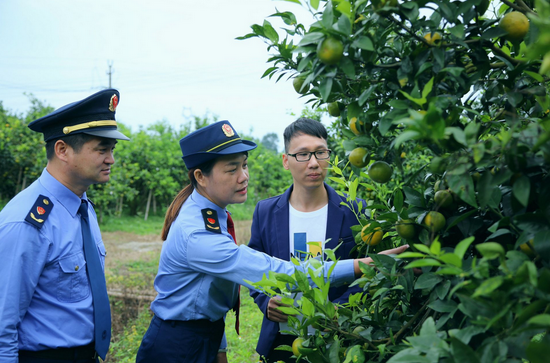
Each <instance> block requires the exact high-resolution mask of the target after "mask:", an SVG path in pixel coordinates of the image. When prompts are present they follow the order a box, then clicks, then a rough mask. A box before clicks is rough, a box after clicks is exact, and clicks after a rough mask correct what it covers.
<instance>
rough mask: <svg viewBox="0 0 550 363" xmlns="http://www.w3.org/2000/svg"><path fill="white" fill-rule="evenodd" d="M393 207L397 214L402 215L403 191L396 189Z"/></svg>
mask: <svg viewBox="0 0 550 363" xmlns="http://www.w3.org/2000/svg"><path fill="white" fill-rule="evenodd" d="M393 206H394V207H395V210H396V211H397V213H401V209H403V192H401V189H396V190H395V191H394V192H393Z"/></svg>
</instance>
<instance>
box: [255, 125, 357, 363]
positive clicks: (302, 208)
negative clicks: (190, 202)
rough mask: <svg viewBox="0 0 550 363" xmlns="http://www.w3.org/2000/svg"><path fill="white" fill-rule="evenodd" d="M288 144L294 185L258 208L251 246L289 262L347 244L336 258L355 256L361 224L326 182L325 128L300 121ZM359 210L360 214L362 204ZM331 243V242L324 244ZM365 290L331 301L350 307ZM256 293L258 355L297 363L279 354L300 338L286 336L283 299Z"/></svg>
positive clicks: (287, 164)
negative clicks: (354, 296)
mask: <svg viewBox="0 0 550 363" xmlns="http://www.w3.org/2000/svg"><path fill="white" fill-rule="evenodd" d="M284 142H285V154H284V155H283V166H284V168H285V169H287V170H290V172H291V174H292V179H293V185H292V186H290V188H288V189H287V191H286V192H285V193H284V194H282V195H278V196H276V197H273V198H269V199H266V200H263V201H260V202H259V203H258V204H257V205H256V209H255V211H254V217H253V220H252V235H251V238H250V243H249V244H248V246H249V247H251V248H253V249H255V250H258V251H260V252H265V253H267V254H268V255H270V256H275V257H278V258H281V259H284V260H289V259H290V257H291V256H294V257H296V258H300V259H303V258H304V256H303V254H304V252H309V253H313V254H314V255H316V254H317V253H321V252H320V251H321V250H322V248H323V247H324V248H336V246H338V245H339V244H340V243H341V246H340V247H339V248H338V249H337V250H336V256H337V257H338V258H340V259H349V258H352V257H354V256H351V255H350V252H351V250H352V248H353V247H354V246H355V240H354V236H353V234H352V231H351V226H353V225H357V224H358V223H359V222H358V221H357V218H356V216H355V214H353V213H352V211H351V210H350V209H349V207H348V206H346V205H341V202H345V199H344V198H342V197H341V196H339V195H338V194H337V193H336V191H335V190H334V189H333V188H331V187H330V186H328V185H327V184H326V183H325V182H324V180H325V177H326V173H327V167H328V161H329V158H330V150H329V149H328V144H327V131H326V129H325V127H324V126H323V125H322V124H321V123H320V122H318V121H315V120H311V119H307V118H301V119H298V120H297V121H295V122H293V123H292V124H290V125H289V126H288V127H287V128H286V129H285V131H284ZM365 205H366V203H365V202H364V201H363V206H365ZM355 209H356V211H357V205H355ZM325 240H329V241H328V242H327V243H326V245H325V246H322V242H324V241H325ZM311 242H319V245H318V246H315V245H311ZM360 291H362V289H360V288H359V287H352V288H347V287H345V286H344V287H339V288H334V287H333V288H331V290H330V292H329V298H330V300H331V301H332V302H337V303H345V302H347V301H348V298H349V295H350V294H351V293H357V292H360ZM250 295H251V296H252V297H253V298H254V300H255V302H256V304H257V305H258V307H259V308H260V310H261V311H262V312H263V313H264V319H263V322H262V329H261V332H260V337H259V340H258V345H257V347H256V350H257V352H258V354H260V356H262V357H264V358H263V359H264V360H265V361H266V362H276V361H278V360H283V361H285V362H287V363H289V362H294V361H295V360H294V359H292V358H290V357H291V355H292V353H291V352H287V351H281V350H275V348H276V347H278V346H279V345H283V344H284V345H292V342H293V340H294V339H295V338H296V337H295V336H294V335H286V334H284V333H281V332H280V330H285V328H284V327H283V328H282V329H281V328H280V324H281V325H283V324H285V323H286V322H287V320H288V316H287V315H286V314H284V313H283V312H281V311H280V310H278V309H277V308H278V307H279V306H281V304H280V301H279V300H278V299H277V298H271V299H270V298H269V297H268V296H267V295H265V294H263V293H260V292H258V291H256V290H250ZM283 326H284V325H283Z"/></svg>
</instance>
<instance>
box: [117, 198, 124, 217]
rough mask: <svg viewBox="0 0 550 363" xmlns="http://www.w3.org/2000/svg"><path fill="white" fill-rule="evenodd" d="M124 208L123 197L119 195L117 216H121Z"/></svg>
mask: <svg viewBox="0 0 550 363" xmlns="http://www.w3.org/2000/svg"><path fill="white" fill-rule="evenodd" d="M123 206H124V195H121V196H120V204H119V207H118V211H117V213H118V216H119V217H120V216H121V215H122V207H123Z"/></svg>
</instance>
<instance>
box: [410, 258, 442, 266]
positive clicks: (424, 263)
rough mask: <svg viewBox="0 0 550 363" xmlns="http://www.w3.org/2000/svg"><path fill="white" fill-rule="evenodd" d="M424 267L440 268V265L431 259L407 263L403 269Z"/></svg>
mask: <svg viewBox="0 0 550 363" xmlns="http://www.w3.org/2000/svg"><path fill="white" fill-rule="evenodd" d="M424 266H441V263H440V262H439V261H437V260H434V259H432V258H426V259H424V260H417V261H413V262H411V263H409V264H408V265H407V266H405V268H413V267H424Z"/></svg>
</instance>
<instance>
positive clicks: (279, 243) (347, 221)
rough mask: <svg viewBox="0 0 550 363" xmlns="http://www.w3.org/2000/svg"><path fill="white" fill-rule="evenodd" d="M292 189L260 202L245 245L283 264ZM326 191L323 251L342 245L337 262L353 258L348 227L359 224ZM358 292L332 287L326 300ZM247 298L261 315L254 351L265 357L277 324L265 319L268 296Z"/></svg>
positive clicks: (287, 245) (254, 293)
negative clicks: (326, 212)
mask: <svg viewBox="0 0 550 363" xmlns="http://www.w3.org/2000/svg"><path fill="white" fill-rule="evenodd" d="M293 188H294V186H291V187H290V188H288V189H287V190H286V192H285V193H284V194H281V195H278V196H276V197H272V198H268V199H265V200H262V201H260V202H259V203H258V204H257V205H256V209H255V210H254V216H253V219H252V235H251V237H250V242H249V243H248V246H249V247H251V248H253V249H255V250H258V251H261V252H265V253H267V254H268V255H270V256H275V257H278V258H280V259H283V260H287V261H288V260H289V259H290V241H289V230H288V228H289V220H288V218H289V208H288V205H289V203H288V200H289V198H290V194H291V193H292V190H293ZM325 189H326V190H327V193H328V215H327V232H326V238H327V239H329V238H330V241H329V242H328V243H327V244H326V245H325V247H326V248H335V247H336V246H338V244H339V243H340V242H342V245H341V246H340V248H338V250H336V257H338V258H340V259H348V258H356V257H357V256H351V255H350V252H351V250H352V249H353V247H355V238H354V236H353V233H352V231H351V226H354V225H357V224H359V221H358V220H357V218H356V217H355V214H353V212H352V211H351V210H350V209H349V208H348V207H347V206H345V205H341V204H340V202H345V201H346V200H345V198H343V197H341V196H339V195H338V194H337V193H336V191H335V190H334V189H333V188H331V187H330V186H328V185H327V184H326V183H325ZM365 205H366V203H365V202H364V201H363V207H364V206H365ZM361 291H363V289H361V288H359V287H358V286H357V285H356V286H354V287H352V288H347V287H346V286H341V287H335V288H331V289H330V291H329V299H330V300H331V301H332V302H336V303H345V302H347V301H348V298H349V295H350V294H351V293H357V292H361ZM250 296H252V297H253V298H254V301H255V302H256V304H257V305H258V307H259V308H260V310H261V311H262V313H263V314H264V318H263V322H262V330H261V332H260V337H259V339H258V345H257V347H256V351H257V352H258V354H260V356H262V355H263V356H267V355H268V354H269V352H270V351H271V346H272V345H273V341H274V340H275V336H276V335H277V332H278V331H279V323H276V322H274V321H271V320H269V319H267V305H268V302H269V299H270V298H269V297H268V296H267V295H265V294H263V293H260V292H258V291H256V290H250Z"/></svg>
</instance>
